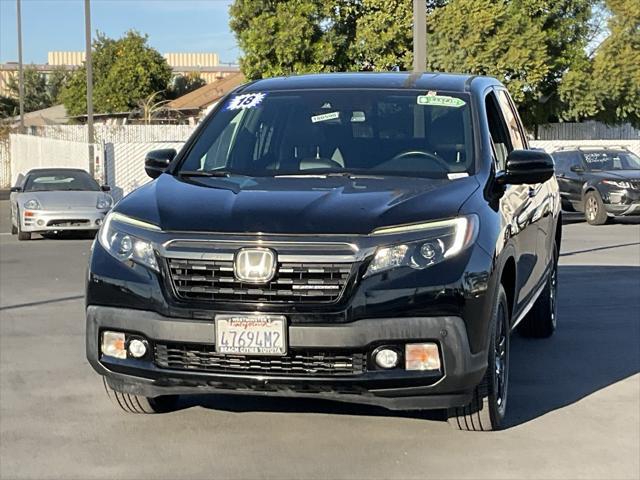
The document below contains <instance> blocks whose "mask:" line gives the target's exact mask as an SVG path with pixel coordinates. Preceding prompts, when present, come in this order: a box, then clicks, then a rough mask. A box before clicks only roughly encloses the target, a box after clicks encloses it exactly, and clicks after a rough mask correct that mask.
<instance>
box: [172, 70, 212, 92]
mask: <svg viewBox="0 0 640 480" xmlns="http://www.w3.org/2000/svg"><path fill="white" fill-rule="evenodd" d="M206 84H207V82H205V80H204V79H203V78H202V77H201V76H200V74H198V73H197V72H191V73H188V74H187V75H178V76H176V77H175V78H174V79H173V80H172V81H171V87H170V96H171V98H178V97H181V96H182V95H186V94H187V93H189V92H193V91H194V90H196V89H198V88H200V87H203V86H205V85H206Z"/></svg>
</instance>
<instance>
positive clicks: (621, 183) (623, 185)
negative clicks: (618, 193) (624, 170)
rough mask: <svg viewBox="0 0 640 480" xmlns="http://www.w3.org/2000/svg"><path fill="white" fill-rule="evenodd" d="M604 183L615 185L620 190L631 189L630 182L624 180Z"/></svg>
mask: <svg viewBox="0 0 640 480" xmlns="http://www.w3.org/2000/svg"><path fill="white" fill-rule="evenodd" d="M602 183H605V184H607V185H613V186H614V187H618V188H631V184H630V183H629V182H625V181H624V180H602Z"/></svg>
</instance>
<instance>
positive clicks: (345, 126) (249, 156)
mask: <svg viewBox="0 0 640 480" xmlns="http://www.w3.org/2000/svg"><path fill="white" fill-rule="evenodd" d="M473 151H474V150H473V131H472V121H471V112H470V97H469V95H467V94H460V93H449V92H434V91H431V92H425V91H415V90H366V89H360V90H329V89H326V90H324V89H323V90H303V91H300V90H295V91H267V92H256V93H250V94H242V95H236V96H233V97H231V98H229V99H227V100H226V101H225V104H223V105H221V106H220V107H219V109H218V110H217V112H216V113H215V114H214V116H213V117H212V118H210V119H209V120H207V124H206V125H205V127H204V129H203V130H202V132H201V134H200V136H199V137H198V138H197V140H196V141H195V144H194V145H193V147H192V148H191V150H190V152H189V153H188V155H187V157H186V159H185V160H184V161H183V163H182V165H181V167H180V169H181V170H182V171H212V170H224V171H225V172H229V173H237V174H243V175H251V176H276V175H287V174H313V173H324V172H350V173H366V174H375V175H397V176H424V177H433V178H446V177H447V175H450V174H465V173H466V174H471V173H473V171H474V168H473V166H474V155H473Z"/></svg>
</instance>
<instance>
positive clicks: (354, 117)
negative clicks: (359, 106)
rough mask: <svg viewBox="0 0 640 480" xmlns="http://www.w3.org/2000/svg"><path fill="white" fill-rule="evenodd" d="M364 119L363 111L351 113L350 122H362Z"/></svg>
mask: <svg viewBox="0 0 640 480" xmlns="http://www.w3.org/2000/svg"><path fill="white" fill-rule="evenodd" d="M365 120H366V118H365V116H364V112H353V113H352V114H351V122H352V123H362V122H364V121H365Z"/></svg>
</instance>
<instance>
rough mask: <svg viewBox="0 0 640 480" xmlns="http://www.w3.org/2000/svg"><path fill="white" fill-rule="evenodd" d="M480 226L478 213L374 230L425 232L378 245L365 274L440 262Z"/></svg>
mask: <svg viewBox="0 0 640 480" xmlns="http://www.w3.org/2000/svg"><path fill="white" fill-rule="evenodd" d="M477 230H478V219H477V217H476V216H475V215H470V216H466V217H458V218H454V219H451V220H443V221H439V222H429V223H422V224H418V225H403V226H399V227H384V228H381V229H378V230H375V231H374V232H373V235H385V234H393V233H409V232H421V233H423V235H422V238H421V239H420V240H417V241H411V242H407V243H403V244H399V245H391V246H387V247H380V248H378V249H377V250H376V253H375V256H374V257H373V260H372V261H371V263H370V264H369V268H368V269H367V272H366V273H365V277H366V276H369V275H373V274H374V273H379V272H382V271H385V270H389V269H391V268H396V267H411V268H415V269H419V270H421V269H424V268H427V267H430V266H432V265H435V264H436V263H440V262H442V261H443V260H445V259H446V258H450V257H453V256H455V255H457V254H458V253H460V252H461V251H462V250H464V249H465V248H466V247H467V246H469V245H470V244H471V243H473V241H474V240H475V236H476V233H477Z"/></svg>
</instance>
